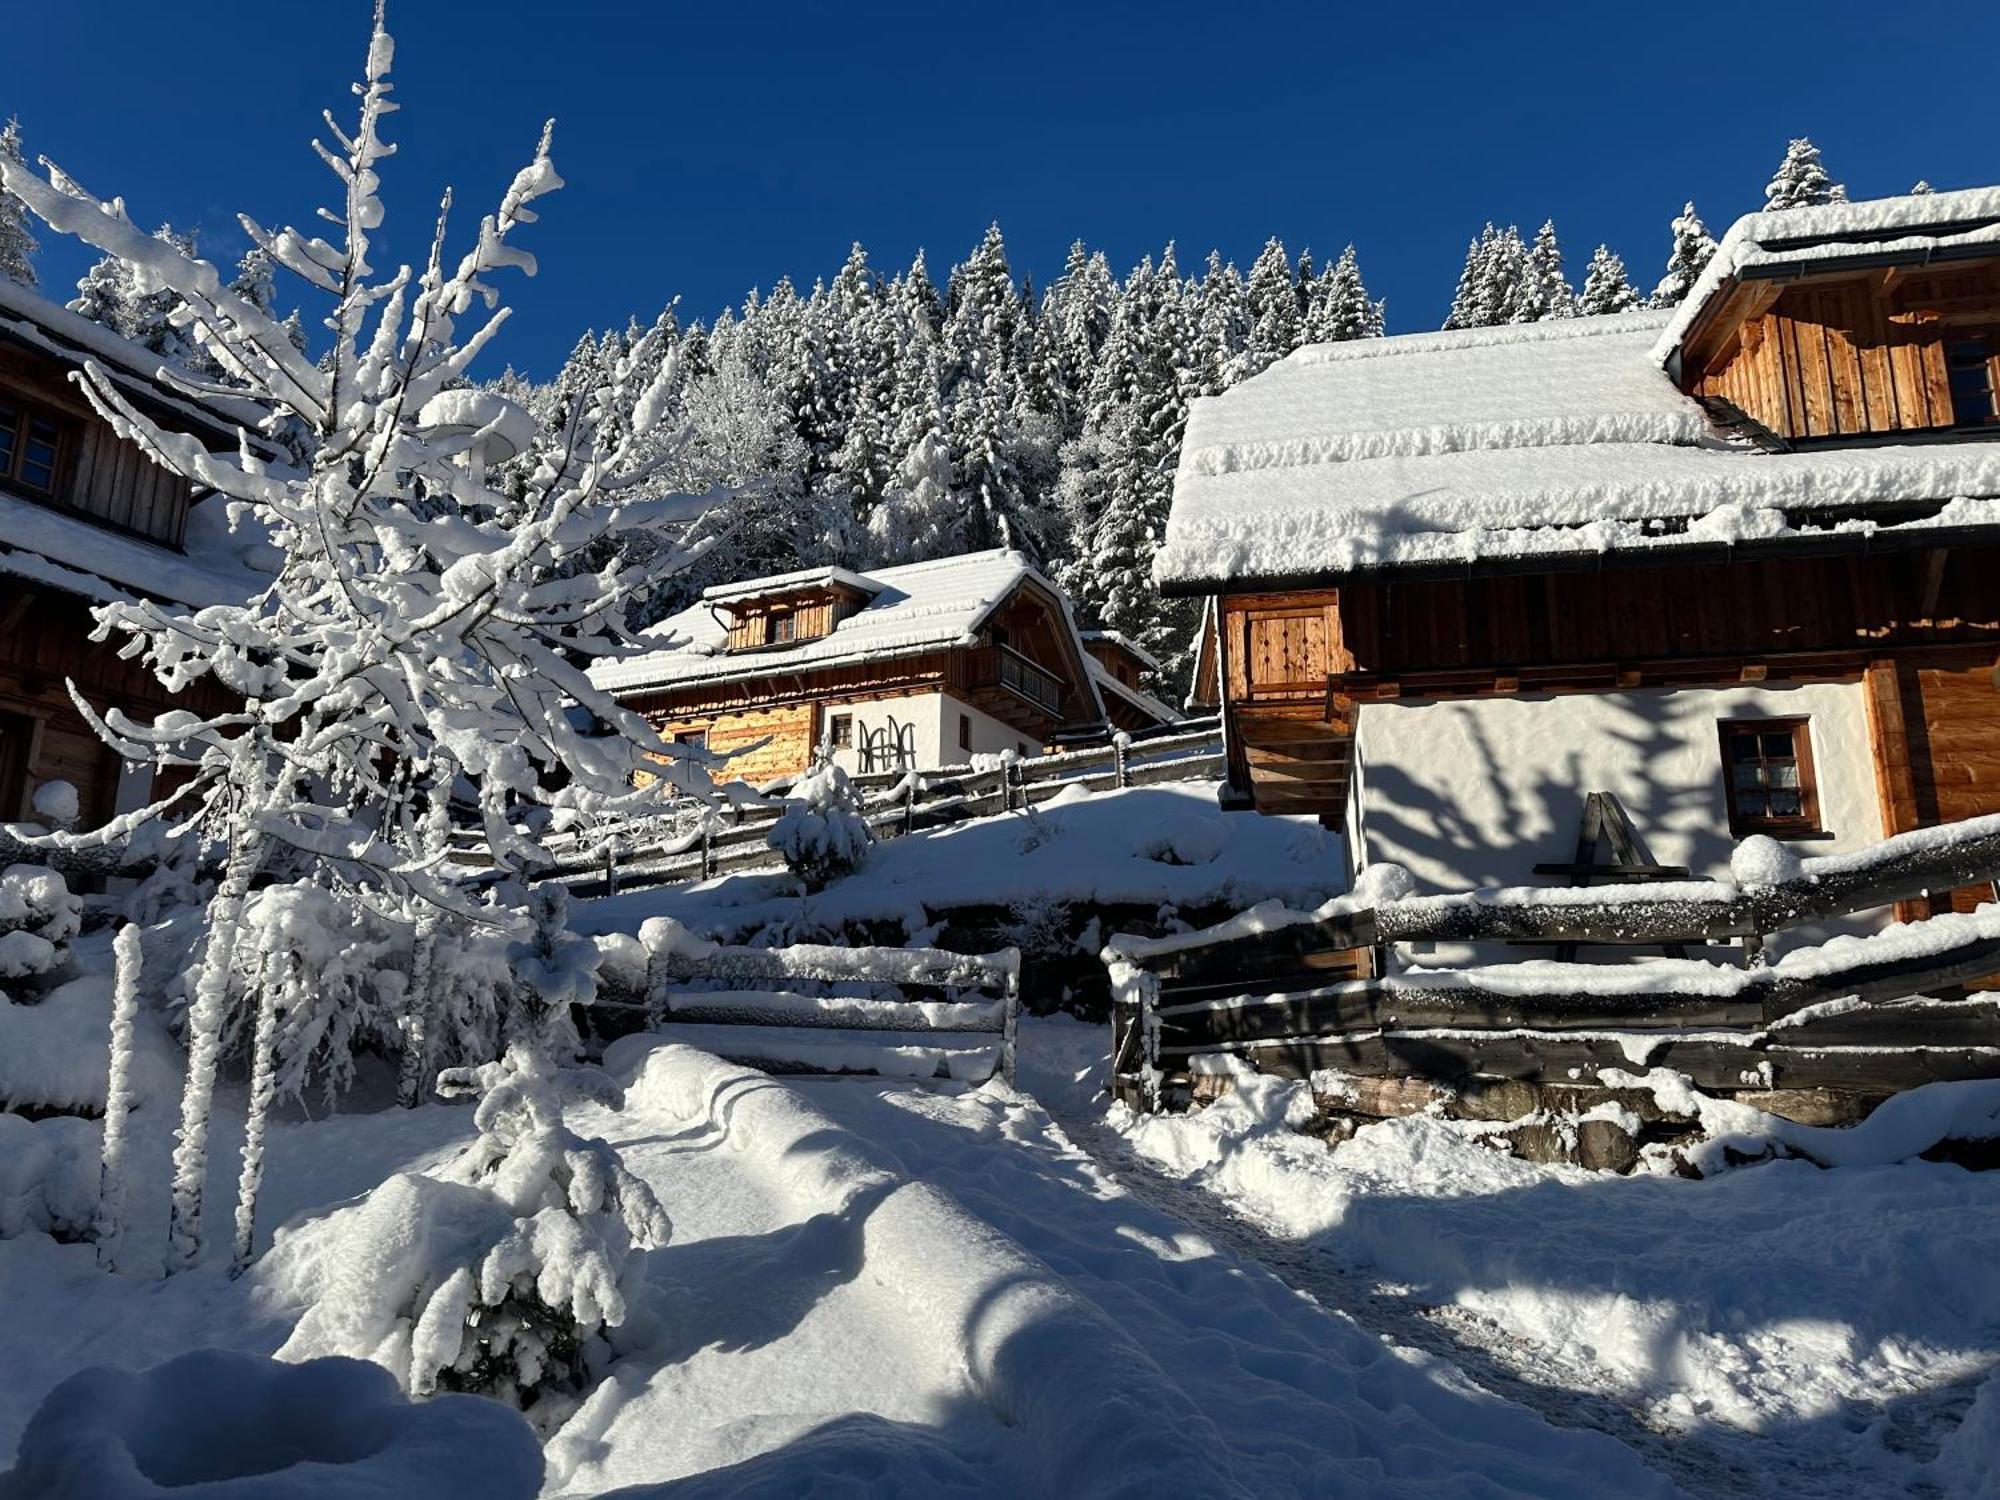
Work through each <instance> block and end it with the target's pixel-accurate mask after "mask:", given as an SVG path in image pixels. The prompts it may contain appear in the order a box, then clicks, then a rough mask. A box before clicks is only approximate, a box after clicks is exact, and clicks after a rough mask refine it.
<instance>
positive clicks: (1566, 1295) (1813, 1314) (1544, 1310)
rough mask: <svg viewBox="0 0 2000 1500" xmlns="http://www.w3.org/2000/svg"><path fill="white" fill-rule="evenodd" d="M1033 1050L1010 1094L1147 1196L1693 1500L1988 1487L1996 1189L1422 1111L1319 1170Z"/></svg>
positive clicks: (1926, 1174) (1900, 1169) (1073, 1052)
mask: <svg viewBox="0 0 2000 1500" xmlns="http://www.w3.org/2000/svg"><path fill="white" fill-rule="evenodd" d="M1027 1036H1028V1039H1029V1040H1028V1045H1027V1047H1026V1048H1025V1050H1024V1055H1023V1079H1024V1082H1026V1083H1027V1084H1028V1085H1029V1086H1030V1087H1032V1088H1033V1089H1034V1090H1035V1092H1036V1094H1037V1097H1038V1098H1040V1099H1041V1100H1043V1101H1044V1102H1045V1103H1046V1104H1047V1105H1048V1107H1049V1108H1050V1110H1051V1112H1052V1113H1053V1114H1054V1115H1055V1116H1056V1117H1057V1119H1058V1120H1059V1121H1060V1122H1061V1123H1062V1124H1063V1125H1064V1127H1065V1129H1066V1130H1067V1131H1068V1132H1069V1133H1070V1135H1071V1136H1072V1138H1073V1139H1075V1140H1077V1141H1078V1142H1079V1143H1080V1144H1082V1145H1084V1146H1085V1147H1086V1148H1087V1149H1089V1150H1090V1151H1091V1152H1092V1154H1093V1155H1094V1156H1096V1157H1097V1158H1098V1159H1099V1160H1100V1161H1101V1162H1102V1163H1103V1164H1104V1166H1105V1168H1106V1170H1107V1171H1109V1172H1110V1173H1111V1174H1112V1175H1113V1176H1114V1177H1116V1178H1117V1180H1118V1181H1119V1182H1121V1183H1122V1184H1123V1185H1124V1186H1126V1187H1127V1188H1128V1189H1129V1190H1130V1191H1132V1192H1133V1193H1134V1194H1135V1195H1137V1196H1139V1197H1141V1198H1144V1199H1145V1200H1147V1201H1148V1202H1151V1203H1153V1204H1155V1205H1157V1206H1159V1207H1161V1208H1162V1209H1163V1210H1164V1211H1168V1212H1171V1213H1174V1214H1176V1215H1177V1216H1179V1217H1181V1218H1183V1219H1186V1220H1187V1221H1189V1222H1191V1223H1194V1224H1197V1225H1199V1226H1201V1228H1202V1230H1203V1232H1204V1233H1206V1234H1208V1235H1209V1236H1210V1237H1211V1238H1213V1239H1214V1240H1216V1241H1217V1242H1218V1243H1220V1244H1223V1245H1226V1246H1229V1247H1230V1248H1231V1249H1233V1250H1234V1251H1236V1253H1238V1254H1240V1255H1242V1256H1244V1257H1245V1258H1247V1259H1252V1260H1255V1261H1257V1262H1258V1263H1260V1264H1263V1265H1266V1266H1268V1267H1270V1268H1271V1269H1272V1270H1273V1272H1274V1273H1276V1274H1277V1275H1279V1276H1281V1277H1282V1278H1283V1279H1284V1280H1285V1281H1286V1283H1287V1284H1289V1285H1291V1286H1293V1287H1296V1288H1299V1289H1300V1290H1302V1291H1303V1292H1306V1293H1308V1294H1309V1295H1312V1296H1313V1297H1315V1298H1317V1299H1318V1300H1320V1301H1321V1302H1323V1303H1325V1304H1326V1305H1328V1306H1332V1307H1339V1308H1340V1309H1342V1310H1343V1311H1345V1312H1347V1313H1349V1314H1351V1315H1352V1316H1353V1317H1354V1318H1355V1319H1356V1320H1357V1321H1358V1322H1360V1323H1361V1324H1362V1325H1363V1326H1365V1327H1368V1328H1370V1329H1372V1330H1374V1331H1376V1332H1377V1333H1379V1334H1381V1335H1383V1336H1385V1337H1388V1338H1391V1339H1393V1340H1394V1341H1396V1342H1398V1343H1403V1344H1409V1345H1412V1346H1415V1347H1418V1348H1422V1349H1425V1350H1429V1351H1431V1352H1432V1353H1434V1354H1436V1355H1437V1356H1439V1357H1440V1358H1443V1359H1446V1360H1448V1361H1450V1362H1451V1363H1452V1364H1454V1365H1456V1366H1457V1367H1458V1368H1460V1369H1461V1370H1463V1371H1464V1372H1466V1374H1467V1375H1468V1376H1469V1377H1471V1378H1472V1379H1474V1380H1476V1381H1477V1382H1478V1383H1479V1384H1480V1385H1481V1386H1482V1387H1484V1388H1486V1389H1488V1390H1490V1391H1493V1392H1495V1393H1497V1394H1500V1395H1503V1396H1506V1397H1507V1398H1509V1399H1511V1400H1513V1401H1516V1402H1519V1403H1521V1404H1523V1405H1525V1406H1528V1407H1530V1408H1532V1409H1534V1410H1536V1411H1539V1412H1542V1413H1544V1414H1546V1415H1547V1416H1548V1417H1549V1419H1550V1420H1551V1421H1554V1422H1557V1423H1559V1424H1561V1425H1563V1426H1566V1427H1589V1428H1594V1429H1597V1430H1600V1431H1603V1432H1606V1433H1610V1434H1613V1435H1615V1436H1616V1437H1618V1438H1619V1439H1621V1440H1622V1441H1623V1442H1625V1443H1626V1444H1628V1445H1630V1446H1631V1447H1632V1448H1633V1449H1634V1450H1636V1451H1637V1452H1638V1453H1639V1454H1641V1455H1642V1456H1643V1457H1644V1458H1646V1460H1647V1461H1648V1462H1649V1463H1651V1464H1652V1465H1653V1466H1654V1467H1655V1468H1657V1469H1660V1470H1662V1471H1664V1472H1666V1473H1668V1474H1670V1475H1671V1476H1673V1478H1675V1479H1676V1480H1677V1481H1678V1482H1679V1483H1680V1484H1681V1485H1682V1486H1684V1487H1685V1488H1686V1490H1687V1491H1688V1492H1690V1493H1692V1494H1697V1495H1701V1496H1705V1497H1708V1496H1713V1497H1738V1496H1741V1497H1752V1496H1756V1497H1762V1496H1768V1495H1777V1494H1787V1495H1789V1494H1802V1495H1803V1494H1810V1495H1815V1496H1826V1497H1852V1500H1873V1497H1876V1496H1881V1495H1887V1494H1909V1495H1914V1496H1945V1495H1948V1496H1953V1497H1957V1496H1968V1497H1970V1496H1979V1497H1988V1496H1992V1495H1996V1494H2000V1480H1995V1479H1993V1478H1992V1477H1991V1473H1990V1459H1989V1458H1988V1457H1987V1456H1986V1455H1988V1454H1989V1453H2000V1421H1996V1420H1995V1417H1996V1413H1997V1412H2000V1384H1996V1383H1995V1381H1994V1378H1993V1376H1994V1371H1995V1370H1996V1368H2000V1181H1996V1180H1995V1179H1994V1177H1993V1174H1980V1173H1966V1172H1963V1171H1960V1170H1959V1169H1957V1168H1954V1167H1945V1166H1937V1165H1933V1164H1930V1163H1922V1162H1916V1163H1910V1164H1907V1165H1904V1166H1892V1167H1881V1168H1872V1169H1845V1170H1843V1171H1839V1172H1823V1171H1821V1170H1820V1169H1818V1168H1815V1167H1812V1166H1810V1165H1808V1164H1805V1163H1800V1162H1792V1163H1778V1164H1773V1165H1767V1166H1763V1167H1757V1168H1752V1169H1746V1170H1744V1171H1741V1172H1737V1173H1731V1174H1727V1175H1726V1176H1724V1177H1721V1178H1717V1179H1713V1180H1711V1181H1707V1182H1699V1183H1696V1182H1687V1181H1684V1180H1682V1179H1678V1178H1630V1179H1615V1178H1604V1177H1601V1176H1598V1175H1597V1174H1591V1173H1586V1172H1581V1171H1578V1170H1576V1169H1569V1168H1557V1167H1538V1166H1533V1165H1531V1164H1528V1163H1524V1162H1518V1161H1515V1160H1513V1159H1511V1158H1508V1157H1505V1156H1500V1155H1496V1154H1494V1153H1492V1152H1489V1151H1487V1150H1485V1149H1484V1148H1481V1147H1479V1146H1478V1145H1476V1144H1474V1143H1473V1142H1471V1141H1470V1140H1469V1139H1467V1138H1465V1137H1464V1136H1462V1135H1459V1134H1456V1133H1454V1132H1453V1131H1452V1130H1451V1128H1450V1127H1448V1126H1447V1125H1445V1124H1444V1123H1442V1122H1429V1121H1422V1120H1414V1121H1408V1122H1396V1123H1395V1124H1393V1125H1390V1126H1378V1127H1374V1128H1373V1130H1372V1131H1371V1132H1365V1133H1364V1139H1363V1140H1359V1141H1357V1142H1355V1143H1353V1144H1352V1145H1351V1146H1349V1147H1344V1148H1342V1149H1341V1150H1340V1151H1338V1152H1329V1151H1328V1150H1326V1149H1325V1148H1324V1147H1322V1146H1320V1145H1319V1144H1318V1143H1316V1142H1314V1141H1311V1140H1309V1139H1307V1138H1305V1137H1302V1136H1299V1135H1296V1134H1294V1133H1292V1132H1291V1131H1289V1130H1287V1129H1285V1128H1284V1127H1283V1126H1282V1124H1280V1123H1279V1122H1278V1121H1276V1120H1275V1119H1272V1120H1269V1121H1266V1120H1264V1119H1260V1118H1257V1115H1258V1110H1257V1109H1256V1108H1255V1107H1253V1106H1247V1105H1246V1106H1244V1107H1242V1108H1232V1109H1222V1108H1217V1109H1212V1110H1209V1111H1205V1112H1201V1113H1199V1114H1197V1115H1193V1116H1186V1117H1155V1118H1146V1119H1142V1118H1138V1117H1133V1116H1130V1115H1129V1114H1123V1112H1119V1114H1116V1115H1112V1116H1109V1117H1108V1116H1107V1111H1106V1109H1105V1106H1104V1102H1103V1096H1102V1094H1101V1081H1102V1070H1103V1055H1102V1054H1103V1050H1104V1048H1103V1040H1102V1037H1101V1036H1098V1035H1096V1034H1095V1029H1090V1028H1082V1027H1069V1026H1064V1025H1062V1024H1061V1023H1056V1024H1054V1025H1048V1024H1043V1025H1038V1026H1036V1027H1033V1028H1029V1029H1028V1031H1027ZM1265 1107H1266V1108H1267V1109H1268V1108H1269V1106H1268V1105H1267V1106H1265ZM1368 1137H1373V1139H1369V1138H1368Z"/></svg>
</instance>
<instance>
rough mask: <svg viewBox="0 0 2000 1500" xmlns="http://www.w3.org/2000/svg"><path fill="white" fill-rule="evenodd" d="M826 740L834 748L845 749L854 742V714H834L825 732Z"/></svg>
mask: <svg viewBox="0 0 2000 1500" xmlns="http://www.w3.org/2000/svg"><path fill="white" fill-rule="evenodd" d="M826 737H827V742H828V743H829V744H831V745H832V746H833V748H834V749H836V750H846V749H849V748H850V747H852V745H853V744H854V715H853V714H835V715H834V716H833V723H832V724H831V725H830V726H828V728H827V732H826Z"/></svg>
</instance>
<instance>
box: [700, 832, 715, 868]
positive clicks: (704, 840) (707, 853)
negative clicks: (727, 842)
mask: <svg viewBox="0 0 2000 1500" xmlns="http://www.w3.org/2000/svg"><path fill="white" fill-rule="evenodd" d="M714 840H715V825H714V824H713V823H712V822H711V821H710V820H709V819H708V818H707V817H703V818H702V820H701V878H702V879H703V880H712V879H714V877H715V842H714Z"/></svg>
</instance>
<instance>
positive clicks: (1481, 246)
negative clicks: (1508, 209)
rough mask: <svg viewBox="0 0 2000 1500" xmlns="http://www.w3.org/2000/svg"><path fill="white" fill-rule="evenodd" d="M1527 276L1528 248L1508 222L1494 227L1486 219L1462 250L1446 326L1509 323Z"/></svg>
mask: <svg viewBox="0 0 2000 1500" xmlns="http://www.w3.org/2000/svg"><path fill="white" fill-rule="evenodd" d="M1527 278H1528V247H1527V246H1526V245H1525V244H1523V243H1522V240H1521V231H1520V230H1519V229H1517V228H1515V227H1514V226H1513V225H1512V224H1510V225H1508V226H1507V227H1506V228H1505V229H1498V228H1495V227H1494V226H1493V224H1491V223H1490V222H1489V223H1488V224H1487V225H1486V226H1485V227H1484V228H1482V229H1481V230H1480V231H1479V238H1478V239H1476V240H1474V241H1473V242H1472V243H1471V244H1469V245H1468V246H1466V249H1465V266H1464V269H1462V270H1461V271H1460V272H1459V275H1458V290H1457V291H1456V292H1455V293H1454V294H1453V295H1452V299H1451V311H1450V312H1449V313H1448V314H1447V315H1446V317H1445V321H1444V326H1445V327H1446V328H1491V327H1494V326H1496V325H1497V324H1501V323H1511V322H1513V321H1514V315H1515V313H1516V311H1517V310H1518V309H1519V308H1520V306H1521V300H1522V294H1523V289H1524V286H1525V284H1526V282H1527Z"/></svg>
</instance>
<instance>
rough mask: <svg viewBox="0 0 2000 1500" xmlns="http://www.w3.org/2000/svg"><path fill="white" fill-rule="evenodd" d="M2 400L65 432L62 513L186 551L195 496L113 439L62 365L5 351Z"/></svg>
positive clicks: (0, 357) (0, 353)
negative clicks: (32, 410) (23, 405)
mask: <svg viewBox="0 0 2000 1500" xmlns="http://www.w3.org/2000/svg"><path fill="white" fill-rule="evenodd" d="M0 393H5V394H7V395H9V396H12V397H14V398H15V399H17V400H21V401H25V402H27V403H29V404H30V405H32V406H34V407H37V408H40V409H41V410H42V411H45V412H47V413H49V414H50V415H52V416H53V417H55V418H56V419H57V421H58V422H59V424H60V425H61V427H62V429H63V437H62V452H61V455H60V458H59V460H58V464H57V473H56V493H55V495H54V496H53V497H51V498H52V502H53V503H54V504H55V505H56V506H58V507H60V508H61V509H64V510H70V511H74V512H75V513H76V514H78V515H82V516H88V517H89V518H90V519H92V520H94V521H98V522H100V523H102V524H104V525H106V526H112V527H115V528H117V529H118V530H120V531H128V532H131V533H133V534H134V535H137V536H142V537H145V538H147V539H148V540H149V541H156V542H161V543H164V544H165V545H166V546H169V547H178V546H180V544H181V540H182V537H183V536H184V535H185V533H186V530H187V514H188V507H189V503H190V497H191V495H192V490H191V489H190V487H189V485H188V482H187V481H186V480H185V479H183V478H182V477H181V476H180V475H178V474H175V473H173V472H172V471H171V470H168V469H165V468H162V467H161V466H160V465H158V464H156V463H154V462H153V461H152V460H151V459H149V458H147V457H146V455H145V454H144V453H142V452H141V451H140V450H139V447H138V445H137V444H135V443H128V442H126V441H125V440H124V439H122V438H120V437H119V436H118V434H117V433H115V432H114V431H112V429H111V427H110V425H109V424H108V423H106V422H105V421H104V420H103V419H102V418H100V417H99V416H98V415H97V414H96V413H95V412H94V411H93V410H92V409H91V408H90V406H89V405H88V404H87V403H86V402H85V401H84V400H83V399H82V397H81V396H80V395H79V394H78V393H77V391H76V389H75V388H74V387H73V386H71V385H70V384H69V383H68V381H67V380H65V379H64V378H63V371H62V368H61V367H60V366H59V365H57V364H55V363H54V362H53V361H51V360H47V359H42V358H38V357H37V356H35V355H33V354H31V353H30V352H28V351H26V350H23V349H19V348H16V347H14V346H11V345H6V344H0Z"/></svg>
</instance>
